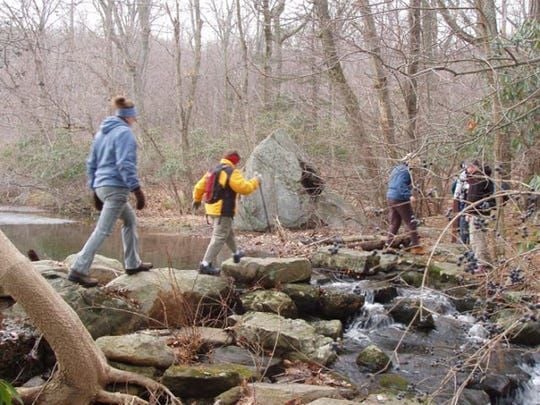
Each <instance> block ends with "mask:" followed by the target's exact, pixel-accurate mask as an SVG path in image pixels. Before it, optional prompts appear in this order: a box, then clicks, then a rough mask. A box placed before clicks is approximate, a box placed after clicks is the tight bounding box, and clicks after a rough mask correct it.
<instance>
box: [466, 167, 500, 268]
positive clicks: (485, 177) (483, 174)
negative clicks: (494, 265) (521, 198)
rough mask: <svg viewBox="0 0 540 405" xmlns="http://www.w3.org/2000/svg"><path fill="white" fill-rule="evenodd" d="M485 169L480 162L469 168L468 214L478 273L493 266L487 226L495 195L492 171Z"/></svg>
mask: <svg viewBox="0 0 540 405" xmlns="http://www.w3.org/2000/svg"><path fill="white" fill-rule="evenodd" d="M483 169H484V170H482V166H481V165H480V162H479V161H478V160H474V161H472V162H470V163H469V164H468V166H467V182H468V183H469V191H468V192H467V202H468V204H469V207H468V208H467V214H468V220H469V232H470V237H471V248H472V250H473V252H474V254H475V256H476V259H477V260H478V263H479V265H478V268H477V271H478V272H485V271H486V270H487V268H488V267H489V266H491V257H490V254H489V250H488V232H487V227H486V224H487V219H488V217H489V215H490V211H491V204H490V199H488V197H489V196H491V195H493V192H494V184H493V181H492V180H491V179H490V178H489V174H491V169H490V168H489V167H488V166H486V167H484V168H483ZM482 200H484V201H482Z"/></svg>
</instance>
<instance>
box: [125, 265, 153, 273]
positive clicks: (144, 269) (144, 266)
mask: <svg viewBox="0 0 540 405" xmlns="http://www.w3.org/2000/svg"><path fill="white" fill-rule="evenodd" d="M152 267H154V265H153V264H152V263H141V264H139V267H136V268H134V269H126V274H127V275H128V276H132V275H134V274H137V273H140V272H141V271H148V270H150V269H151V268H152Z"/></svg>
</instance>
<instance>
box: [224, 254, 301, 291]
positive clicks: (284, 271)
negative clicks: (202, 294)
mask: <svg viewBox="0 0 540 405" xmlns="http://www.w3.org/2000/svg"><path fill="white" fill-rule="evenodd" d="M221 270H222V272H223V274H224V275H226V276H229V277H232V278H234V279H235V281H236V282H238V283H240V284H247V285H261V286H263V287H264V288H274V287H276V286H279V285H282V284H286V283H294V282H297V281H306V280H309V278H310V277H311V263H310V262H309V260H307V259H304V258H295V257H292V258H272V257H268V258H256V257H244V258H242V260H241V261H240V263H233V261H232V259H229V260H227V261H225V262H223V263H222V265H221Z"/></svg>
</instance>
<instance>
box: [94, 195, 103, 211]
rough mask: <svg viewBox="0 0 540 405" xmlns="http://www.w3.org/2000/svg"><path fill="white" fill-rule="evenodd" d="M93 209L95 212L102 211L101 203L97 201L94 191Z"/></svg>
mask: <svg viewBox="0 0 540 405" xmlns="http://www.w3.org/2000/svg"><path fill="white" fill-rule="evenodd" d="M94 207H96V210H98V211H101V210H102V209H103V201H101V200H100V199H99V197H98V196H97V194H96V192H95V191H94Z"/></svg>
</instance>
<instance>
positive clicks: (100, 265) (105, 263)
mask: <svg viewBox="0 0 540 405" xmlns="http://www.w3.org/2000/svg"><path fill="white" fill-rule="evenodd" d="M76 258H77V255H76V254H74V255H70V256H68V257H66V259H65V260H64V263H65V265H66V269H67V270H69V268H70V267H71V265H72V264H73V263H74V262H75V259H76ZM35 263H39V262H35ZM122 274H124V266H122V263H120V262H119V261H118V260H116V259H111V258H109V257H105V256H102V255H96V256H95V257H94V261H93V262H92V265H91V266H90V275H91V276H92V277H94V278H97V279H98V280H99V284H101V285H102V284H107V283H108V282H110V281H112V280H114V279H115V278H116V277H118V276H121V275H122Z"/></svg>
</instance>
